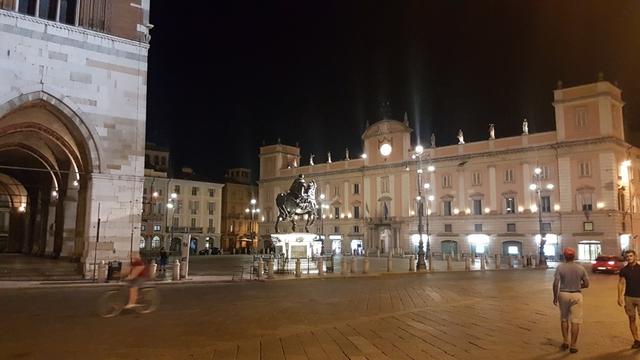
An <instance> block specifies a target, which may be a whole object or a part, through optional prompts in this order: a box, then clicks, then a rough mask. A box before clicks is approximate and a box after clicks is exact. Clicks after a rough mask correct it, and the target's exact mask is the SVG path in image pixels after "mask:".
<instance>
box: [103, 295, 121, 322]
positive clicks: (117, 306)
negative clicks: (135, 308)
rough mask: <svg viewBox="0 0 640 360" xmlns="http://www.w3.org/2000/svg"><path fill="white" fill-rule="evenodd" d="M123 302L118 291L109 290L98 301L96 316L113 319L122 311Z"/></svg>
mask: <svg viewBox="0 0 640 360" xmlns="http://www.w3.org/2000/svg"><path fill="white" fill-rule="evenodd" d="M123 307H124V302H123V301H122V296H121V295H120V291H118V290H109V291H107V292H106V293H104V294H103V295H102V296H101V297H100V299H99V300H98V315H100V316H102V317H104V318H109V317H114V316H116V315H118V314H119V313H120V311H122V308H123Z"/></svg>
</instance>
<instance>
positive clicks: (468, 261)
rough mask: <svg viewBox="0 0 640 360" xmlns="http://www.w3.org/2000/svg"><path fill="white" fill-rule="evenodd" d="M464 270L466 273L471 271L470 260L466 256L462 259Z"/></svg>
mask: <svg viewBox="0 0 640 360" xmlns="http://www.w3.org/2000/svg"><path fill="white" fill-rule="evenodd" d="M464 269H465V270H467V271H471V258H470V257H468V256H465V258H464Z"/></svg>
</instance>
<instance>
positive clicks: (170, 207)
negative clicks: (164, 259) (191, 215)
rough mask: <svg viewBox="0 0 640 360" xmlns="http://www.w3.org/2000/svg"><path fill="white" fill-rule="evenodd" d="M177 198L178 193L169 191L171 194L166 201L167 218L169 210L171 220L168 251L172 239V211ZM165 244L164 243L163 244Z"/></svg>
mask: <svg viewBox="0 0 640 360" xmlns="http://www.w3.org/2000/svg"><path fill="white" fill-rule="evenodd" d="M177 199H178V194H176V193H171V195H170V196H169V200H168V202H167V213H166V216H167V219H168V217H169V211H171V222H170V223H169V224H170V225H169V251H171V242H172V241H173V211H174V208H175V207H176V202H177ZM165 245H166V244H165Z"/></svg>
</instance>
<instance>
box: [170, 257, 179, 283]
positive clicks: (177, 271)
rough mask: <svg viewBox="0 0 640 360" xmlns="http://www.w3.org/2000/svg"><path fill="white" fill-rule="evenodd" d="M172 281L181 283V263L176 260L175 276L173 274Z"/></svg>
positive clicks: (174, 264) (174, 266)
mask: <svg viewBox="0 0 640 360" xmlns="http://www.w3.org/2000/svg"><path fill="white" fill-rule="evenodd" d="M171 279H172V280H173V281H179V280H180V261H179V260H176V261H175V262H174V263H173V274H172V277H171Z"/></svg>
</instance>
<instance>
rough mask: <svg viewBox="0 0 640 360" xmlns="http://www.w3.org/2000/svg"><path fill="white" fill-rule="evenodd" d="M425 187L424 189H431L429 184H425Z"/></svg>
mask: <svg viewBox="0 0 640 360" xmlns="http://www.w3.org/2000/svg"><path fill="white" fill-rule="evenodd" d="M423 186H424V188H425V189H429V188H430V187H431V184H429V183H424V185H423Z"/></svg>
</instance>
